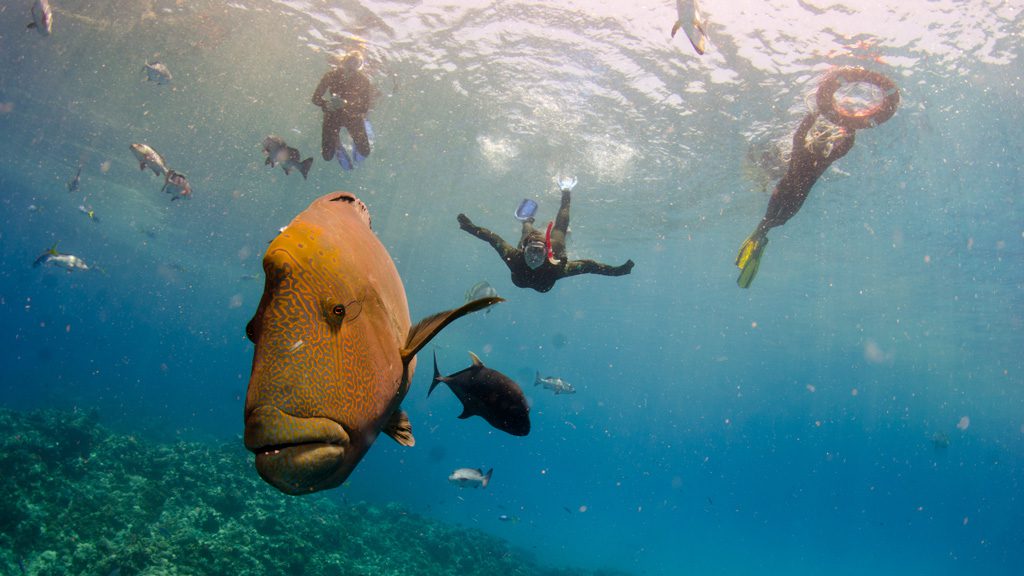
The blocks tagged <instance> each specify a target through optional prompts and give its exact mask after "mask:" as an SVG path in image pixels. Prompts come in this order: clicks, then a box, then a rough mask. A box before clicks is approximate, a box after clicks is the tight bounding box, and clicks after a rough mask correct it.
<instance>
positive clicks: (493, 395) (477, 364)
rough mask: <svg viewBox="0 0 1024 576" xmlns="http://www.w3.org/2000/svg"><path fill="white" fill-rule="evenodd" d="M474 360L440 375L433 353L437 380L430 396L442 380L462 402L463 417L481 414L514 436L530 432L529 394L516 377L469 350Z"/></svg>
mask: <svg viewBox="0 0 1024 576" xmlns="http://www.w3.org/2000/svg"><path fill="white" fill-rule="evenodd" d="M469 356H470V358H472V359H473V364H472V365H471V366H470V367H469V368H465V369H463V370H460V371H458V372H456V373H455V374H452V375H450V376H441V372H440V371H439V370H438V369H437V352H435V353H434V381H433V382H431V383H430V390H429V391H427V396H430V393H431V392H433V391H434V388H436V387H437V385H438V384H439V383H441V382H444V383H445V384H447V385H448V388H450V389H451V391H452V392H453V393H454V394H455V397H456V398H458V399H459V401H460V402H462V414H459V418H460V419H465V418H469V417H470V416H480V417H481V418H483V419H484V420H486V421H487V423H488V424H490V425H491V426H494V427H495V428H497V429H498V430H501V431H502V432H508V433H509V434H511V435H513V436H526V435H527V434H529V433H530V406H529V404H527V402H526V395H524V394H523V390H522V388H520V387H519V384H516V383H515V381H514V380H512V379H511V378H509V377H508V376H505V375H504V374H502V373H501V372H498V371H497V370H492V369H490V368H488V367H486V366H484V363H483V362H481V361H480V358H478V357H477V355H476V354H473V353H472V352H470V353H469Z"/></svg>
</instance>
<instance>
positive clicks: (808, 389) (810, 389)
mask: <svg viewBox="0 0 1024 576" xmlns="http://www.w3.org/2000/svg"><path fill="white" fill-rule="evenodd" d="M806 388H807V391H808V392H810V393H811V394H814V393H815V392H817V391H818V389H817V388H815V387H814V384H808V385H807V386H806Z"/></svg>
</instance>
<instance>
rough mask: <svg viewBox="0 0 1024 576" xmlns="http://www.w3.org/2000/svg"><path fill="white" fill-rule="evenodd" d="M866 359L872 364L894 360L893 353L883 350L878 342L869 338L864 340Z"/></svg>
mask: <svg viewBox="0 0 1024 576" xmlns="http://www.w3.org/2000/svg"><path fill="white" fill-rule="evenodd" d="M864 359H865V360H867V361H868V362H870V363H872V364H882V363H884V362H889V361H890V360H892V353H891V352H886V351H885V350H882V347H881V346H879V345H878V343H877V342H875V341H874V340H871V339H868V340H867V341H865V342H864Z"/></svg>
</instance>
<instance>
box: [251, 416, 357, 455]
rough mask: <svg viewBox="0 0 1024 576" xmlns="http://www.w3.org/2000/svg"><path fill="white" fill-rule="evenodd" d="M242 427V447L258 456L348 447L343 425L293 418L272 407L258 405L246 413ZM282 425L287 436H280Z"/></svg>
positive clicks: (308, 418) (332, 421) (346, 432)
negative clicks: (300, 449)
mask: <svg viewBox="0 0 1024 576" xmlns="http://www.w3.org/2000/svg"><path fill="white" fill-rule="evenodd" d="M245 424H246V426H245V447H246V448H247V449H248V450H249V451H250V452H253V453H254V454H256V455H257V456H259V455H261V454H268V453H271V452H281V451H283V450H288V449H292V448H297V447H301V446H307V445H310V444H325V445H333V446H339V447H342V448H344V447H346V446H348V445H349V433H348V430H346V429H345V426H344V425H343V424H341V423H340V422H337V421H335V420H332V419H330V418H327V417H324V416H312V417H302V416H293V415H291V414H288V413H286V412H283V411H281V410H280V409H278V408H276V407H274V406H259V407H257V408H255V409H253V410H251V411H250V412H249V414H248V415H247V416H246V418H245ZM281 424H284V425H285V426H286V427H287V430H288V431H289V432H290V433H289V434H280V433H279V431H280V430H281V426H280V425H281ZM274 425H277V426H274Z"/></svg>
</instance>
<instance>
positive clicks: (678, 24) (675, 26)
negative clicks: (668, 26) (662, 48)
mask: <svg viewBox="0 0 1024 576" xmlns="http://www.w3.org/2000/svg"><path fill="white" fill-rule="evenodd" d="M682 27H683V22H682V20H676V23H675V24H673V25H672V38H675V37H676V32H679V29H680V28H682Z"/></svg>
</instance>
